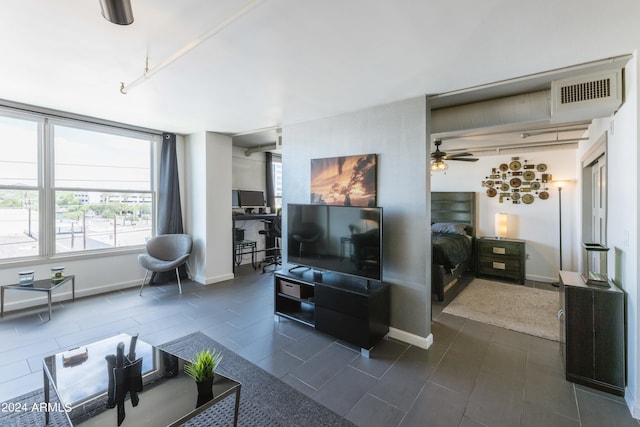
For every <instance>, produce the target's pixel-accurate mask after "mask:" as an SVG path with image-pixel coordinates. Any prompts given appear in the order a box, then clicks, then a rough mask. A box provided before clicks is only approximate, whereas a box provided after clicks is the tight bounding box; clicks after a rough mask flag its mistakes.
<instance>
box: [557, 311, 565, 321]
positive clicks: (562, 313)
mask: <svg viewBox="0 0 640 427" xmlns="http://www.w3.org/2000/svg"><path fill="white" fill-rule="evenodd" d="M562 317H564V310H559V311H558V320H561V318H562Z"/></svg>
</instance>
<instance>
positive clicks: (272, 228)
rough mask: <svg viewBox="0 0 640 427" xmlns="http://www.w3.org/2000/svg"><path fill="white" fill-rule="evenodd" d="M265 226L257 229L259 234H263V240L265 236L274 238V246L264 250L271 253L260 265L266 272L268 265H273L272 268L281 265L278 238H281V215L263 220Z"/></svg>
mask: <svg viewBox="0 0 640 427" xmlns="http://www.w3.org/2000/svg"><path fill="white" fill-rule="evenodd" d="M263 221H264V222H265V223H266V224H267V227H266V228H265V229H264V230H260V231H258V233H259V234H264V236H265V240H266V239H267V238H272V239H274V242H275V246H274V247H272V248H267V249H265V251H272V254H271V255H269V256H267V257H265V264H264V265H263V266H262V272H263V273H266V268H267V267H268V266H270V265H273V266H274V270H277V269H278V266H282V249H281V247H280V240H281V238H282V217H281V216H280V215H278V216H277V217H275V218H274V219H270V220H263Z"/></svg>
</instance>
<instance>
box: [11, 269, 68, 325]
mask: <svg viewBox="0 0 640 427" xmlns="http://www.w3.org/2000/svg"><path fill="white" fill-rule="evenodd" d="M68 282H71V300H72V301H75V300H76V278H75V276H74V275H71V276H65V277H64V279H62V280H56V281H53V280H51V279H41V280H35V281H34V282H33V283H30V284H28V285H20V284H17V283H16V284H13V285H1V286H0V317H3V316H4V291H5V290H7V289H10V290H13V291H29V292H46V293H47V304H48V306H49V320H51V293H52V292H53V290H54V289H57V288H59V287H60V286H62V285H64V284H65V283H68Z"/></svg>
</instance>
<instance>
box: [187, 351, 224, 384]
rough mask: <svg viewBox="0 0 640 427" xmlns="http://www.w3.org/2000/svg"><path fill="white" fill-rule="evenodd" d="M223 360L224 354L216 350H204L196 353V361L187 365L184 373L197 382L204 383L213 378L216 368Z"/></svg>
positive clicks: (191, 361)
mask: <svg viewBox="0 0 640 427" xmlns="http://www.w3.org/2000/svg"><path fill="white" fill-rule="evenodd" d="M221 360H222V354H220V353H219V352H216V350H215V349H206V350H205V349H202V350H201V351H200V352H199V353H196V356H195V359H191V360H189V361H188V362H187V363H186V364H185V366H184V372H185V374H187V375H189V376H190V377H191V378H193V379H194V380H196V381H203V380H205V379H207V378H212V377H213V374H214V371H215V368H216V367H217V366H218V364H219V363H220V361H221Z"/></svg>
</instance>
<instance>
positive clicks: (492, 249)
mask: <svg viewBox="0 0 640 427" xmlns="http://www.w3.org/2000/svg"><path fill="white" fill-rule="evenodd" d="M476 241H477V248H476V249H477V250H476V272H477V275H478V276H487V277H493V278H499V279H504V280H512V281H515V282H518V283H520V284H521V285H524V278H525V274H524V267H525V241H524V240H516V239H498V238H496V237H480V238H478V239H477V240H476Z"/></svg>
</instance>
